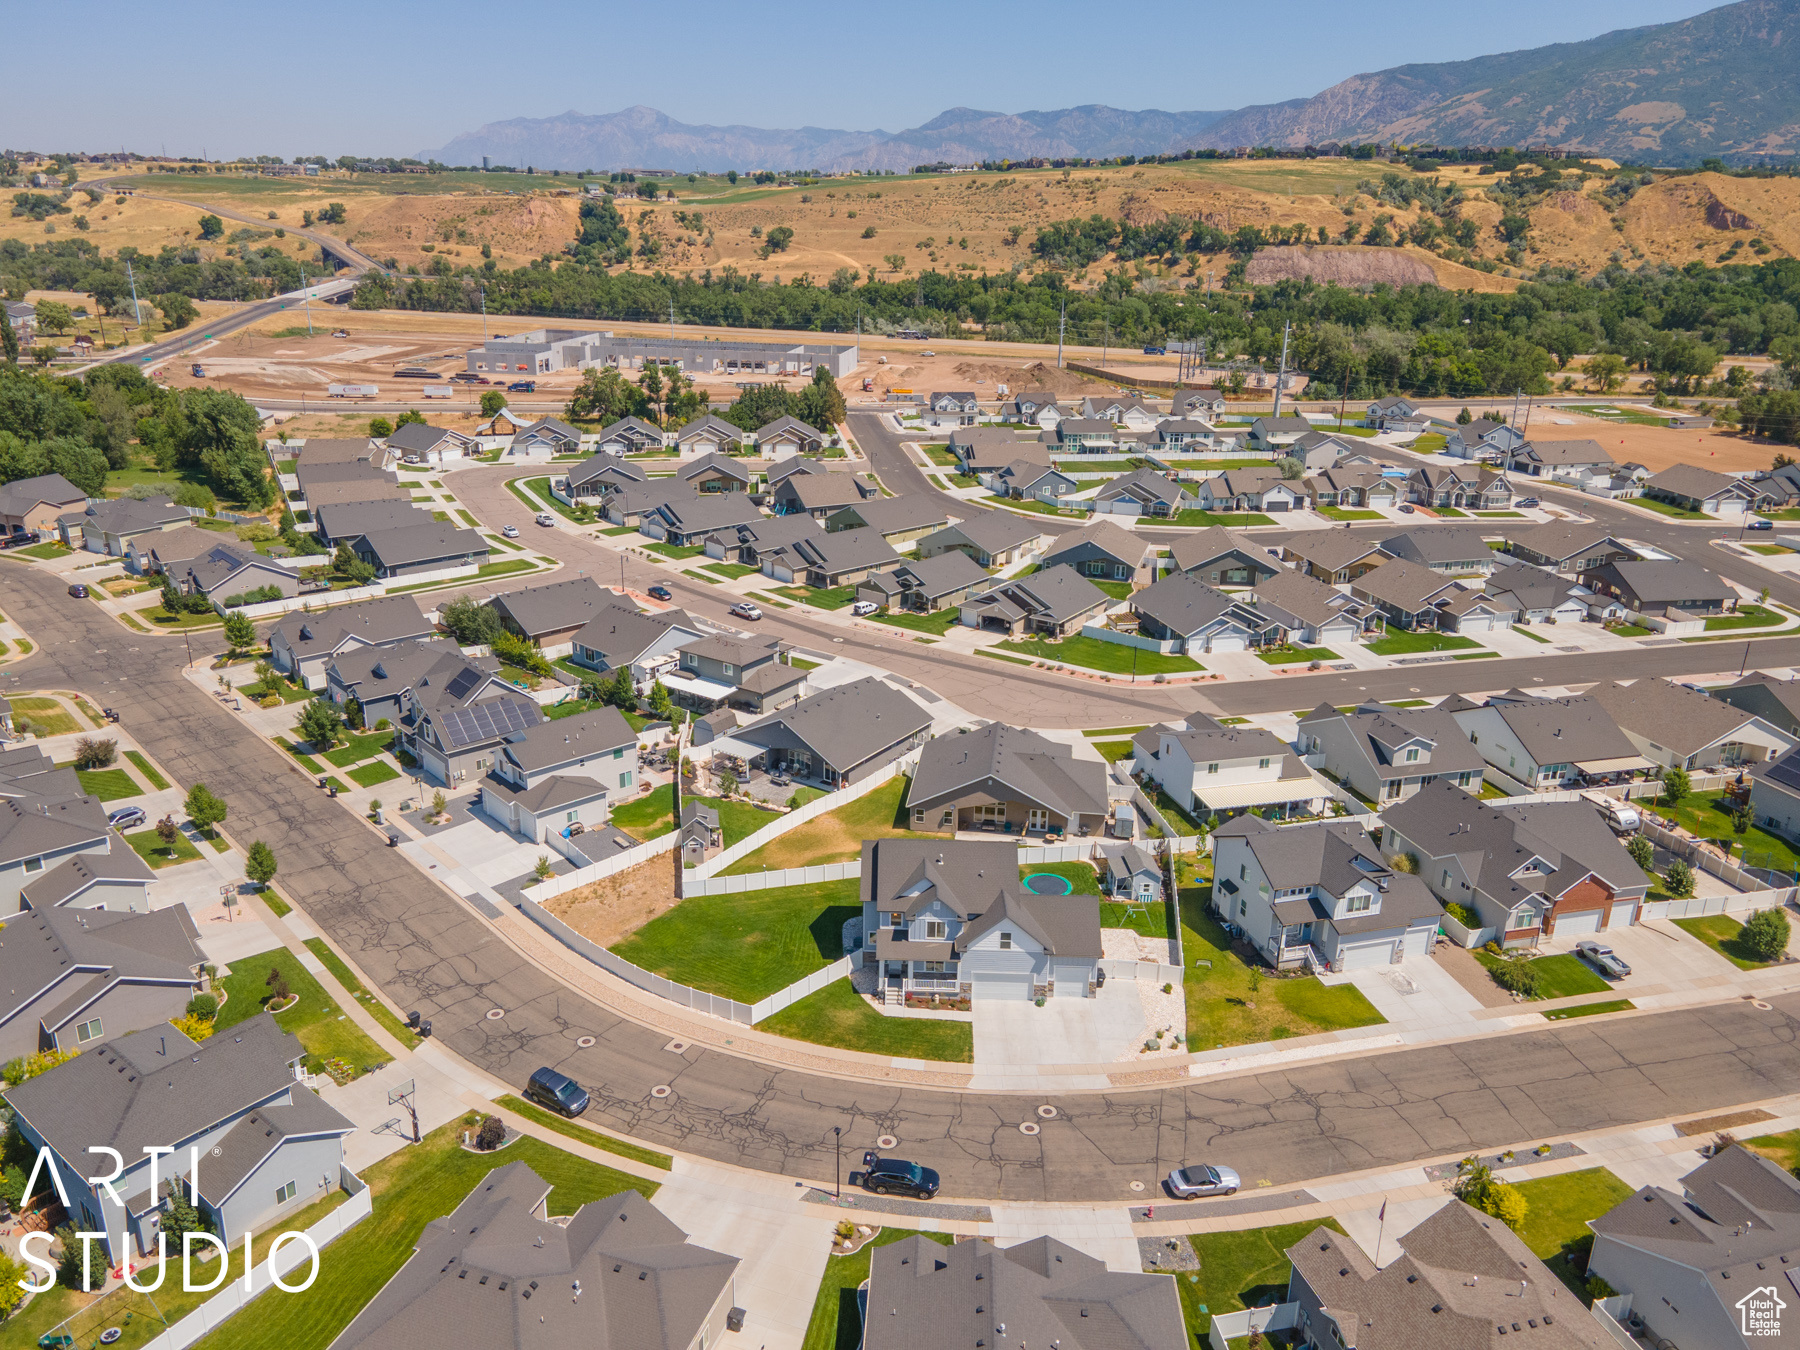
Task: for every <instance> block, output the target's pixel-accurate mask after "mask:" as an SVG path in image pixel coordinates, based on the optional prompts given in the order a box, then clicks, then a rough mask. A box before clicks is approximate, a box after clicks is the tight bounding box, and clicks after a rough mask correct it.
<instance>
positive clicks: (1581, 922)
mask: <svg viewBox="0 0 1800 1350" xmlns="http://www.w3.org/2000/svg"><path fill="white" fill-rule="evenodd" d="M1605 912H1606V911H1605V910H1601V909H1583V910H1577V911H1576V912H1575V913H1573V914H1558V915H1557V916H1556V936H1557V937H1573V936H1575V935H1577V934H1580V933H1598V932H1599V931H1600V916H1601V915H1602V914H1604V913H1605Z"/></svg>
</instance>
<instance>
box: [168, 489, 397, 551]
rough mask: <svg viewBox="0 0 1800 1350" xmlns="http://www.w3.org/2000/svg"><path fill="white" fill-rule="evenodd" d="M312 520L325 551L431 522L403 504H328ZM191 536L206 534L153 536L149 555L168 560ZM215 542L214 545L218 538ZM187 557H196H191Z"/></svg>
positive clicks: (180, 531) (186, 529)
mask: <svg viewBox="0 0 1800 1350" xmlns="http://www.w3.org/2000/svg"><path fill="white" fill-rule="evenodd" d="M312 518H313V527H314V533H313V538H314V539H316V540H318V541H319V542H320V543H321V544H323V545H325V547H327V548H331V549H335V548H336V547H337V546H338V545H339V544H340V543H346V544H347V543H350V542H351V541H352V540H354V539H357V538H358V537H360V536H362V535H365V534H380V533H382V532H383V531H385V530H397V529H402V528H404V527H405V526H407V525H417V524H420V523H422V522H424V521H428V520H430V519H431V513H430V512H429V511H424V510H421V509H420V508H418V507H416V506H414V505H413V504H412V503H411V502H405V501H379V502H327V503H326V504H325V505H323V506H321V507H319V508H318V509H317V510H316V511H314V512H313V513H312ZM190 533H192V534H205V533H207V531H205V530H201V529H199V528H198V527H197V526H185V527H183V528H181V529H178V530H171V531H170V532H169V533H168V534H167V535H162V536H153V539H154V542H153V543H152V544H151V551H152V553H153V554H154V555H155V556H156V558H157V559H158V560H160V559H162V558H163V557H166V556H167V554H166V550H167V549H168V548H170V547H171V546H172V545H173V537H175V536H181V535H187V534H190ZM214 542H217V536H215V537H214ZM136 549H137V545H136V544H133V546H132V551H133V552H135V551H136ZM188 556H189V557H194V556H196V555H195V554H192V553H190V554H189V555H188Z"/></svg>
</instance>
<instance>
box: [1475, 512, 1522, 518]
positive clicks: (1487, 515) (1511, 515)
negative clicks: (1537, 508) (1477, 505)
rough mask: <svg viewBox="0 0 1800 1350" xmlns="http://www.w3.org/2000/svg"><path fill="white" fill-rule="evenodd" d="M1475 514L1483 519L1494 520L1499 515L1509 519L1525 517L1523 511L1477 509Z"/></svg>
mask: <svg viewBox="0 0 1800 1350" xmlns="http://www.w3.org/2000/svg"><path fill="white" fill-rule="evenodd" d="M1475 514H1476V515H1478V516H1480V517H1482V518H1483V519H1484V520H1494V519H1496V518H1498V517H1501V516H1504V517H1507V518H1508V519H1511V520H1523V519H1524V518H1525V513H1524V512H1523V511H1477V512H1476V513H1475Z"/></svg>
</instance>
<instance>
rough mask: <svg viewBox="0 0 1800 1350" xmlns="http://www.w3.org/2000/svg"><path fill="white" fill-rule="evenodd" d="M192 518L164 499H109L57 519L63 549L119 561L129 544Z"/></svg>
mask: <svg viewBox="0 0 1800 1350" xmlns="http://www.w3.org/2000/svg"><path fill="white" fill-rule="evenodd" d="M192 519H193V517H192V516H191V515H189V513H188V509H187V507H185V506H177V505H175V503H174V502H172V501H170V500H169V499H168V498H167V497H147V498H145V499H144V500H143V501H138V500H137V499H135V498H133V497H111V498H108V499H106V500H104V501H102V500H98V499H96V500H94V501H92V502H90V503H89V504H88V505H87V506H86V507H77V508H76V509H74V510H71V511H69V512H67V513H65V514H64V515H61V516H58V517H57V522H56V523H57V528H58V530H59V531H60V532H61V535H62V542H63V545H64V546H65V547H67V548H76V549H86V550H87V551H88V552H89V553H104V554H106V555H107V556H109V557H113V558H122V557H124V556H125V550H126V548H127V547H128V546H129V545H130V544H131V542H132V541H133V540H136V539H141V538H144V537H145V536H147V535H152V534H158V533H160V532H162V531H163V530H176V529H180V528H181V527H182V526H183V525H186V524H187V523H188V522H189V521H190V520H192Z"/></svg>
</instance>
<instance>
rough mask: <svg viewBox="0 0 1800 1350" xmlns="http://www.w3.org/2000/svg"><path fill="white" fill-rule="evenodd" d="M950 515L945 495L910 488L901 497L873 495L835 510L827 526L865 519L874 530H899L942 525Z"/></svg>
mask: <svg viewBox="0 0 1800 1350" xmlns="http://www.w3.org/2000/svg"><path fill="white" fill-rule="evenodd" d="M948 519H949V516H948V514H947V513H946V512H945V510H944V503H943V499H942V498H940V497H938V496H937V495H936V494H935V493H930V492H909V493H906V494H904V495H902V496H899V497H871V498H869V500H868V501H866V502H856V503H854V504H852V505H850V506H846V507H844V508H843V509H842V510H840V511H834V512H832V513H831V515H829V516H827V517H826V518H825V528H826V529H827V530H832V531H833V533H836V530H835V529H834V528H833V527H834V525H835V524H836V522H838V521H840V520H841V521H853V520H861V521H862V523H863V524H864V525H866V526H867V527H868V528H870V529H872V530H879V531H881V533H883V534H897V533H899V532H900V531H902V530H922V529H926V528H928V527H930V526H933V525H942V524H943V523H944V522H945V521H946V520H948ZM850 528H853V529H854V528H855V526H854V525H852V526H851V527H850Z"/></svg>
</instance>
